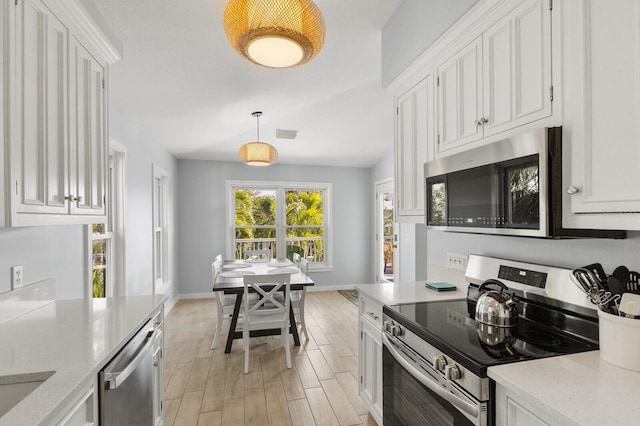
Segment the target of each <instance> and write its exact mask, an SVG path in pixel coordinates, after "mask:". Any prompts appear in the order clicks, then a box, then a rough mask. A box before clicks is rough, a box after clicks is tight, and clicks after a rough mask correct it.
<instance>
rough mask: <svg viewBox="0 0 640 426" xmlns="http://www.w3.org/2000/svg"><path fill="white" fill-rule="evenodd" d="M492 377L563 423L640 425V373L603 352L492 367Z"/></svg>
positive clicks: (490, 375)
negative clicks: (616, 363)
mask: <svg viewBox="0 0 640 426" xmlns="http://www.w3.org/2000/svg"><path fill="white" fill-rule="evenodd" d="M488 374H489V377H491V378H492V379H493V380H495V381H496V382H497V383H500V384H502V385H503V386H505V387H506V388H507V389H509V390H510V391H512V392H513V393H515V394H516V395H517V396H518V397H519V398H521V401H522V402H523V403H525V404H528V405H530V406H531V408H533V409H534V410H539V411H541V412H544V413H546V414H547V415H549V417H551V418H553V419H554V420H556V421H557V424H563V425H565V424H566V425H580V426H588V425H594V426H595V425H598V426H601V425H631V424H635V425H637V424H640V373H638V372H634V371H629V370H625V369H622V368H619V367H616V366H614V365H611V364H609V363H607V362H606V361H603V360H602V359H600V352H599V351H591V352H584V353H580V354H574V355H564V356H559V357H553V358H545V359H539V360H534V361H526V362H518V363H514V364H506V365H501V366H497V367H491V368H489V372H488Z"/></svg>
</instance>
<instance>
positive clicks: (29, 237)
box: [0, 225, 88, 299]
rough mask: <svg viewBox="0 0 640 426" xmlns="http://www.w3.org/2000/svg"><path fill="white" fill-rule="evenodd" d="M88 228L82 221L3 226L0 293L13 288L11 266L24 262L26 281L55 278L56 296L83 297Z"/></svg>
mask: <svg viewBox="0 0 640 426" xmlns="http://www.w3.org/2000/svg"><path fill="white" fill-rule="evenodd" d="M86 247H87V246H86V242H85V231H84V226H82V225H60V226H38V227H30V228H0V272H1V273H0V293H4V292H6V291H10V290H11V266H14V265H23V274H24V280H23V282H24V283H25V284H30V283H33V282H36V281H40V280H43V279H45V278H50V277H54V278H56V297H57V298H58V299H70V298H78V297H84V295H85V292H88V285H85V282H86V279H85V277H86V273H85V263H84V262H85V258H86V256H85V250H86Z"/></svg>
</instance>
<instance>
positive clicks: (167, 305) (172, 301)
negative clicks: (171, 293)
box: [164, 296, 180, 317]
mask: <svg viewBox="0 0 640 426" xmlns="http://www.w3.org/2000/svg"><path fill="white" fill-rule="evenodd" d="M179 299H180V297H178V296H176V297H172V298H170V299H167V300H166V301H165V302H164V315H165V317H166V316H167V314H168V313H169V312H171V310H172V309H173V307H174V306H176V303H178V300H179Z"/></svg>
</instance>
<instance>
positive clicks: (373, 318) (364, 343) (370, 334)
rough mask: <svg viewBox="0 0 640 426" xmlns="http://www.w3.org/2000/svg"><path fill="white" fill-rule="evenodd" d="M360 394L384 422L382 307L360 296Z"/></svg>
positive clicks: (370, 408)
mask: <svg viewBox="0 0 640 426" xmlns="http://www.w3.org/2000/svg"><path fill="white" fill-rule="evenodd" d="M359 325H360V345H359V354H360V360H359V366H360V396H361V397H362V398H363V399H364V400H365V401H366V402H367V404H368V405H369V412H370V414H371V416H372V417H373V418H374V419H375V421H376V422H377V423H378V424H380V425H381V424H382V307H381V306H380V305H378V304H377V303H375V301H373V300H371V299H369V298H367V297H363V296H360V320H359Z"/></svg>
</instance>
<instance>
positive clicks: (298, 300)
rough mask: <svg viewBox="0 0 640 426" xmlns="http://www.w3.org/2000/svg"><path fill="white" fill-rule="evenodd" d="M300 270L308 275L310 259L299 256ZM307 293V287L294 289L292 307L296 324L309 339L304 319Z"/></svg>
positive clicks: (298, 265)
mask: <svg viewBox="0 0 640 426" xmlns="http://www.w3.org/2000/svg"><path fill="white" fill-rule="evenodd" d="M294 256H295V253H294ZM296 266H297V267H298V269H300V272H302V273H303V274H305V275H308V272H309V261H308V260H307V259H304V258H302V257H299V260H298V264H297V265H296ZM306 295H307V287H306V286H305V287H302V290H294V291H292V292H291V307H292V308H293V314H294V316H295V317H296V326H297V324H300V331H301V332H302V333H304V337H305V339H306V340H309V333H307V325H306V323H305V321H304V299H305V297H306Z"/></svg>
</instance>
